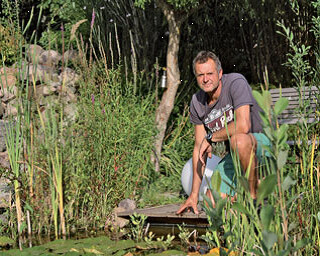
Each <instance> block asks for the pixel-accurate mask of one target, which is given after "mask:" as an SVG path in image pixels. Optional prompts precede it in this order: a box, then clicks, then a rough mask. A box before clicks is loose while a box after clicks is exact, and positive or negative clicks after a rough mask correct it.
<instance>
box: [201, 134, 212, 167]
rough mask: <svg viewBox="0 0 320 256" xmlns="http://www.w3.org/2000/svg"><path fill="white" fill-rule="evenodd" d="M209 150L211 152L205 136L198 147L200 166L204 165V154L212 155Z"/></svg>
mask: <svg viewBox="0 0 320 256" xmlns="http://www.w3.org/2000/svg"><path fill="white" fill-rule="evenodd" d="M211 152H212V146H211V145H210V144H209V142H208V141H207V140H206V138H204V139H203V141H202V143H201V145H200V148H199V160H200V162H201V164H202V166H205V165H206V161H205V159H207V158H206V156H208V157H209V158H211V157H212V154H211Z"/></svg>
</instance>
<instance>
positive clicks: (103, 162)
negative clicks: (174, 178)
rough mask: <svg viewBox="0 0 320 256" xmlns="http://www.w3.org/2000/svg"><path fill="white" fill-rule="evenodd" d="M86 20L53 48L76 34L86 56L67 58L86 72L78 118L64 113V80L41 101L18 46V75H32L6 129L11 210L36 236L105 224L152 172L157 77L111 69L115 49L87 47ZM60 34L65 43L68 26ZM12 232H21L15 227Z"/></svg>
mask: <svg viewBox="0 0 320 256" xmlns="http://www.w3.org/2000/svg"><path fill="white" fill-rule="evenodd" d="M40 13H41V12H40ZM39 19H40V17H39V18H38V20H39ZM84 22H86V21H85V20H81V21H79V22H78V23H76V24H74V26H73V27H72V31H71V37H72V38H71V39H70V40H66V41H68V42H70V43H69V44H68V45H67V46H66V47H62V49H55V50H57V51H59V52H60V53H62V54H63V52H64V49H69V48H70V44H71V42H72V41H73V40H75V41H76V45H77V46H78V49H77V51H78V53H79V57H80V60H79V59H78V60H79V61H78V62H74V63H70V62H69V63H66V62H62V65H64V66H63V67H62V69H64V68H65V67H67V66H71V67H73V68H74V69H76V70H77V72H78V73H79V74H80V75H81V77H82V78H81V80H80V81H79V84H78V87H79V88H78V102H77V104H76V109H77V111H76V116H75V121H74V122H70V120H67V119H66V118H65V115H64V108H65V107H66V105H65V103H64V101H63V93H64V89H65V81H63V84H62V91H61V93H60V94H59V95H58V97H57V98H56V100H52V101H50V102H48V104H47V105H46V106H45V110H44V109H43V107H40V102H39V100H40V99H39V98H38V97H37V95H36V91H37V86H38V85H37V82H36V81H37V79H36V77H32V79H30V78H29V77H28V76H25V75H26V74H27V70H26V66H25V65H23V62H24V61H26V57H25V56H24V55H23V49H24V47H23V44H22V43H21V44H20V45H19V53H18V56H19V59H18V62H17V63H16V66H17V67H18V70H19V74H18V77H27V79H26V80H19V86H18V94H17V102H18V103H19V106H17V107H18V109H19V111H18V115H17V117H16V121H15V122H14V123H11V124H10V125H8V129H7V130H8V131H7V133H8V136H7V139H8V140H7V148H8V153H9V159H10V166H11V168H10V170H9V174H8V176H9V177H11V175H13V176H12V177H11V178H12V179H13V183H14V187H15V196H16V199H15V208H12V209H15V210H16V213H13V212H11V214H12V215H15V216H17V221H18V234H22V233H24V227H25V226H28V227H29V228H28V229H29V231H28V232H29V233H30V234H31V233H33V234H35V233H38V234H39V235H41V234H43V233H47V234H48V235H50V234H51V233H52V232H54V234H55V237H56V238H58V237H60V236H61V235H62V236H65V235H66V234H67V233H70V230H71V228H74V227H76V228H83V227H84V228H103V227H104V223H105V219H106V217H107V216H108V215H109V214H110V213H111V211H112V209H113V208H114V207H115V206H116V205H117V203H118V202H119V201H120V200H122V199H124V198H125V197H127V198H132V199H136V198H138V197H139V195H140V194H141V193H142V192H143V188H144V185H145V184H146V183H147V182H148V181H149V180H150V179H151V178H152V174H151V170H152V168H151V163H150V159H149V158H150V155H151V150H152V142H153V136H154V134H155V133H156V131H155V128H154V109H155V106H154V101H155V99H154V94H153V92H152V91H150V93H147V94H145V95H143V93H144V91H145V88H147V90H148V89H149V88H150V87H151V83H153V80H148V81H146V80H145V79H144V77H145V76H146V74H143V73H142V74H140V73H138V72H137V70H132V71H131V72H130V70H128V67H126V66H122V65H120V63H112V65H114V68H110V67H108V66H107V63H109V57H110V52H108V50H107V49H103V48H99V49H92V44H89V45H88V46H86V45H85V43H84V42H85V41H84V40H83V39H82V37H81V35H79V34H78V33H77V28H78V27H79V26H80V25H81V24H82V23H84ZM93 26H94V22H92V26H91V29H93ZM26 30H27V27H25V28H24V31H26ZM61 36H62V40H61V41H62V42H64V40H63V37H64V33H63V30H62V31H61ZM30 43H37V40H36V38H33V41H32V42H30ZM117 45H119V42H117ZM27 48H28V46H27ZM49 48H50V49H52V48H51V46H49ZM90 53H92V58H90ZM97 55H99V56H103V58H102V59H101V60H98V59H97ZM90 60H91V61H90ZM3 65H4V63H3ZM34 66H35V70H34V71H35V72H36V69H37V65H34ZM142 92H143V93H142ZM27 215H28V216H27ZM29 216H30V217H29ZM26 222H28V225H25V224H26ZM7 228H9V229H10V227H9V226H8V227H7ZM12 231H13V233H15V232H17V230H15V228H14V227H13V226H12Z"/></svg>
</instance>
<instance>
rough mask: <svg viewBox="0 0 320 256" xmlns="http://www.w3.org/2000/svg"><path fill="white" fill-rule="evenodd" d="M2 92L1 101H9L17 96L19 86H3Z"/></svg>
mask: <svg viewBox="0 0 320 256" xmlns="http://www.w3.org/2000/svg"><path fill="white" fill-rule="evenodd" d="M1 92H2V93H1V101H2V102H4V103H7V102H9V101H11V100H13V99H14V98H15V97H16V95H17V93H18V88H17V87H15V86H11V87H6V88H2V90H1Z"/></svg>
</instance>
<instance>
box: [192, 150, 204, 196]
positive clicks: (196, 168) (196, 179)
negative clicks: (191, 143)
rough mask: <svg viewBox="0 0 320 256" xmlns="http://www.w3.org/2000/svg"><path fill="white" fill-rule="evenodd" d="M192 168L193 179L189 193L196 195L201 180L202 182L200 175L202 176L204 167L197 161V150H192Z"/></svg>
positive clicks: (197, 194)
mask: <svg viewBox="0 0 320 256" xmlns="http://www.w3.org/2000/svg"><path fill="white" fill-rule="evenodd" d="M196 151H198V152H196ZM192 169H193V179H192V191H191V194H193V195H194V196H197V197H198V196H199V190H200V186H201V182H202V177H203V171H204V167H203V166H202V165H201V164H200V163H199V150H194V152H193V156H192Z"/></svg>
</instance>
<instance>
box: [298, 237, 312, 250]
mask: <svg viewBox="0 0 320 256" xmlns="http://www.w3.org/2000/svg"><path fill="white" fill-rule="evenodd" d="M309 243H310V240H309V239H307V238H304V239H302V240H300V241H298V242H297V244H296V246H295V247H294V250H295V251H298V250H299V249H301V248H303V247H305V246H306V245H307V244H309Z"/></svg>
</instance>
